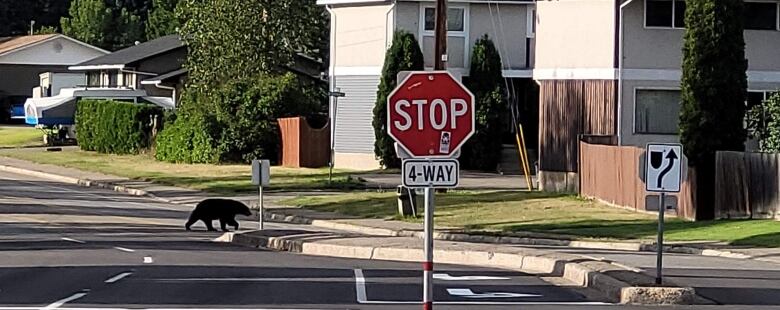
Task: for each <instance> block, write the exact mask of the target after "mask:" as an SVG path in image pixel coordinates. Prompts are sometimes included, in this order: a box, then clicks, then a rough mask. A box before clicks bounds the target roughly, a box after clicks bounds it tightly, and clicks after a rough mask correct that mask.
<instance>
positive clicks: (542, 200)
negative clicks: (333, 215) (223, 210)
mask: <svg viewBox="0 0 780 310" xmlns="http://www.w3.org/2000/svg"><path fill="white" fill-rule="evenodd" d="M284 203H286V204H290V205H299V206H303V207H305V208H308V209H314V210H321V211H332V212H338V213H342V214H348V215H356V216H363V217H372V218H396V210H397V205H396V204H397V202H396V198H395V193H376V192H354V193H349V194H344V195H337V196H314V197H311V196H310V197H299V198H295V199H290V200H287V201H284ZM420 212H421V211H420ZM404 220H406V221H413V222H421V221H422V219H421V218H418V219H404ZM436 225H440V226H446V227H456V228H462V229H464V230H467V231H485V232H496V231H504V232H512V231H525V232H536V233H548V234H549V233H552V234H562V235H568V236H576V237H582V238H588V239H591V238H596V239H642V240H652V239H654V238H655V235H656V228H657V222H656V216H655V215H650V214H643V213H636V212H631V211H627V210H623V209H619V208H614V207H609V206H606V205H603V204H600V203H597V202H593V201H586V200H582V199H579V198H577V197H574V196H569V195H559V194H548V193H526V192H450V193H446V194H437V197H436ZM665 228H666V234H665V238H666V239H667V240H670V241H725V242H729V243H731V244H734V245H754V246H763V247H780V222H775V221H771V220H753V221H737V220H731V221H725V220H724V221H708V222H687V221H682V220H679V219H676V218H667V222H666V227H665Z"/></svg>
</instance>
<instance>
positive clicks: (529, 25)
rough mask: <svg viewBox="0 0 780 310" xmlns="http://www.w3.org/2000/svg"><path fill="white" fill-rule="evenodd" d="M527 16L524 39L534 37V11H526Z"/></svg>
mask: <svg viewBox="0 0 780 310" xmlns="http://www.w3.org/2000/svg"><path fill="white" fill-rule="evenodd" d="M527 14H528V15H527V16H526V30H525V32H526V34H525V37H526V38H533V37H534V36H536V9H531V8H529V9H528V13H527Z"/></svg>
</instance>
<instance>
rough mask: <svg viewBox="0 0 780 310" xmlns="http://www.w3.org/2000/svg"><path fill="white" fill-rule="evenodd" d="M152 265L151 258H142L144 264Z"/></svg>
mask: <svg viewBox="0 0 780 310" xmlns="http://www.w3.org/2000/svg"><path fill="white" fill-rule="evenodd" d="M151 263H154V260H152V257H151V256H146V257H144V264H151Z"/></svg>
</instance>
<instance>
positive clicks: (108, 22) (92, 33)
mask: <svg viewBox="0 0 780 310" xmlns="http://www.w3.org/2000/svg"><path fill="white" fill-rule="evenodd" d="M68 13H69V15H70V17H63V18H62V19H61V21H60V24H61V27H62V33H63V34H65V35H68V36H71V37H73V38H76V39H78V40H81V41H83V42H86V43H88V44H92V45H95V46H98V47H101V48H104V49H108V50H118V49H121V48H124V47H127V46H131V45H133V44H134V43H135V42H136V41H142V39H143V21H142V20H141V18H140V17H139V16H138V15H136V14H135V13H134V11H132V10H131V9H128V8H125V7H122V6H121V4H119V6H117V7H108V6H106V4H105V2H104V0H73V2H71V6H70V10H69V11H68Z"/></svg>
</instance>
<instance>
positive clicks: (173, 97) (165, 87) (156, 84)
mask: <svg viewBox="0 0 780 310" xmlns="http://www.w3.org/2000/svg"><path fill="white" fill-rule="evenodd" d="M154 87H157V88H159V89H165V90H170V91H171V92H172V95H171V101H173V107H174V109H175V108H176V87H171V86H165V85H163V84H162V81H158V82H155V83H154Z"/></svg>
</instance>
